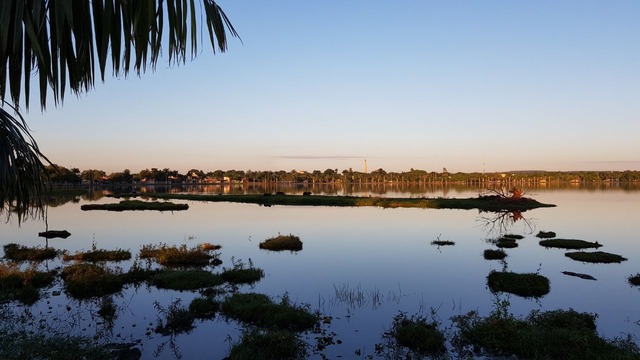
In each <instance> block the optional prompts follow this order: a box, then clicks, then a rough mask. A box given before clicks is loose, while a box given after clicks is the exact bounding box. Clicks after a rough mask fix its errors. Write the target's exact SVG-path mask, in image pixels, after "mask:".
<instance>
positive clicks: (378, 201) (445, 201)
mask: <svg viewBox="0 0 640 360" xmlns="http://www.w3.org/2000/svg"><path fill="white" fill-rule="evenodd" d="M150 196H152V197H154V198H158V199H180V200H197V201H212V202H236V203H249V204H259V205H263V206H272V205H292V206H348V207H353V206H375V207H382V208H430V209H467V210H468V209H479V210H484V211H500V210H506V211H515V210H519V211H526V210H531V209H536V208H540V207H553V206H555V205H551V204H543V203H540V202H538V201H536V200H533V199H529V198H520V199H517V200H513V199H502V198H499V197H494V196H479V197H476V198H466V199H450V198H435V199H427V198H382V197H364V196H363V197H358V196H334V195H323V196H304V195H287V196H264V195H255V194H247V195H202V194H169V193H164V194H159V193H156V194H152V195H150Z"/></svg>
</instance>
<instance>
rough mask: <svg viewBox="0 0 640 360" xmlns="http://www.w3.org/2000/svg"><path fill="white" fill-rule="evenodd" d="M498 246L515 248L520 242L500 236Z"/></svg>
mask: <svg viewBox="0 0 640 360" xmlns="http://www.w3.org/2000/svg"><path fill="white" fill-rule="evenodd" d="M496 246H497V247H499V248H501V249H503V248H506V249H513V248H516V247H518V243H517V242H516V241H515V240H513V239H507V238H500V239H498V241H497V242H496Z"/></svg>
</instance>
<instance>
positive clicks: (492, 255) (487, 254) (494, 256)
mask: <svg viewBox="0 0 640 360" xmlns="http://www.w3.org/2000/svg"><path fill="white" fill-rule="evenodd" d="M506 257H507V253H506V252H504V250H502V249H498V250H494V249H486V250H485V251H484V258H485V259H486V260H502V259H504V258H506Z"/></svg>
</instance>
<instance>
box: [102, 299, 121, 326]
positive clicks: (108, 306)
mask: <svg viewBox="0 0 640 360" xmlns="http://www.w3.org/2000/svg"><path fill="white" fill-rule="evenodd" d="M117 313H118V309H117V307H116V305H115V303H114V302H113V298H112V297H110V296H107V297H104V298H102V300H101V301H100V308H99V309H98V316H100V317H101V318H103V319H104V321H106V322H107V323H113V321H114V320H115V319H116V317H117Z"/></svg>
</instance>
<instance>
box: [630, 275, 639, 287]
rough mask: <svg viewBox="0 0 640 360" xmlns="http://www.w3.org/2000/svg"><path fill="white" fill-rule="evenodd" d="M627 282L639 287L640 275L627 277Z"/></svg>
mask: <svg viewBox="0 0 640 360" xmlns="http://www.w3.org/2000/svg"><path fill="white" fill-rule="evenodd" d="M627 280H628V281H629V284H631V285H634V286H640V273H638V274H635V275H631V276H629V278H628V279H627Z"/></svg>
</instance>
